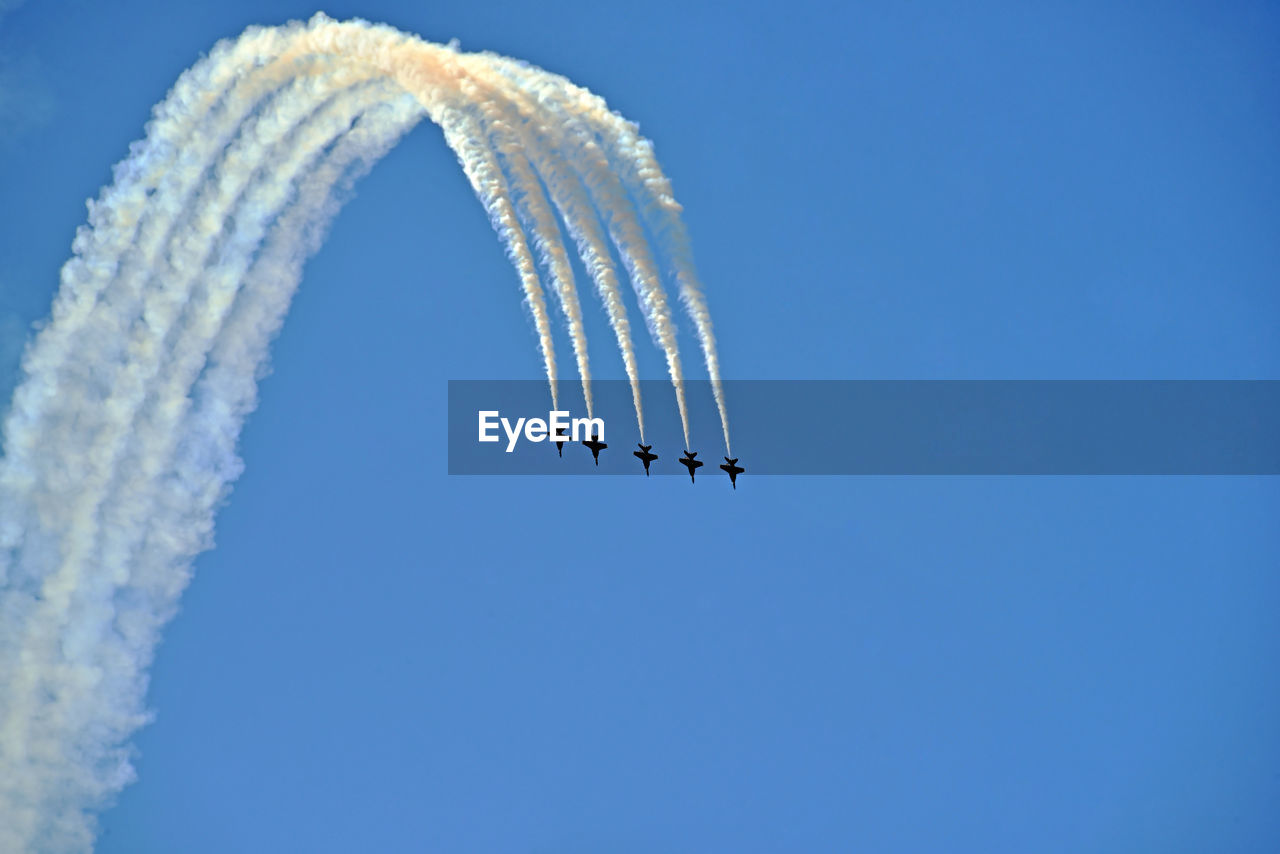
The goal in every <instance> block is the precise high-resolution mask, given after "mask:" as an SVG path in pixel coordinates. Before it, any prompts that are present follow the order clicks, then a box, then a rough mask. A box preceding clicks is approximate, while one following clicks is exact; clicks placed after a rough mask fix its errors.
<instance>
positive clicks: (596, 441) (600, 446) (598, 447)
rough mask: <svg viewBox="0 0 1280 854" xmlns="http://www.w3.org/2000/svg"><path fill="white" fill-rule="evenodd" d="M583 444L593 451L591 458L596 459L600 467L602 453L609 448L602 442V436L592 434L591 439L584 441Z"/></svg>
mask: <svg viewBox="0 0 1280 854" xmlns="http://www.w3.org/2000/svg"><path fill="white" fill-rule="evenodd" d="M582 444H584V445H586V446H587V447H588V448H590V449H591V456H593V457H595V461H596V465H600V452H601V451H603V450H604V449H605V448H607V447H609V446H608V445H606V444H605V443H604V442H601V441H600V434H599V433H592V434H591V438H590V439H587V440H585V441H583V443H582Z"/></svg>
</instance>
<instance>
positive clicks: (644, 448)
mask: <svg viewBox="0 0 1280 854" xmlns="http://www.w3.org/2000/svg"><path fill="white" fill-rule="evenodd" d="M637 444H639V443H637ZM652 447H653V445H640V450H638V451H632V452H631V453H633V454H635V455H636V456H637V457H639V458H640V462H642V463H644V476H645V477H648V476H649V463H651V462H653V461H654V460H656V459H657V458H658V455H657V454H651V453H649V449H650V448H652Z"/></svg>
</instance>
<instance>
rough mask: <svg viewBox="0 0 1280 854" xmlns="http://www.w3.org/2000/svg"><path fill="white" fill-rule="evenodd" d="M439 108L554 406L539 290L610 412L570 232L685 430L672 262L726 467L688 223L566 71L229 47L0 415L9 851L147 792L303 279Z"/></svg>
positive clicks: (325, 36) (57, 844) (354, 44)
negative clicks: (183, 658) (167, 699)
mask: <svg viewBox="0 0 1280 854" xmlns="http://www.w3.org/2000/svg"><path fill="white" fill-rule="evenodd" d="M424 116H426V117H428V118H430V119H431V120H432V121H433V122H435V123H436V124H437V125H439V127H440V128H441V130H442V131H443V133H444V137H445V140H446V141H447V142H448V144H449V146H450V147H451V148H452V149H453V151H454V152H455V153H456V154H457V156H458V159H459V162H460V163H461V165H462V168H463V170H464V172H465V173H466V175H467V178H468V179H469V181H470V182H471V185H472V187H473V188H474V189H475V192H476V195H477V196H478V197H479V199H480V201H481V203H482V204H483V205H484V208H485V210H486V211H487V213H488V215H489V218H490V221H491V222H492V224H493V227H494V228H495V230H496V231H497V233H498V235H499V236H500V238H501V240H502V242H503V245H504V246H505V248H506V251H507V254H508V256H509V257H510V259H511V261H512V263H513V265H514V266H515V268H516V272H517V276H518V279H519V283H520V288H521V291H522V293H523V295H524V301H525V303H526V304H527V306H528V308H529V311H530V313H531V315H532V317H533V322H534V329H535V331H536V334H537V339H538V347H539V350H540V352H541V355H542V359H543V362H544V366H545V371H546V376H547V379H548V381H549V382H550V385H551V393H552V396H553V403H555V402H556V401H555V393H556V380H557V365H556V357H555V351H554V347H553V343H552V331H551V318H550V312H549V310H548V306H547V296H546V292H547V291H548V290H549V291H550V292H551V296H552V297H553V299H554V302H555V303H556V305H557V306H558V307H559V310H560V311H561V312H562V313H563V315H564V318H565V322H566V324H567V327H568V331H569V338H570V340H571V342H572V347H573V355H574V361H575V363H576V365H577V370H578V374H579V376H580V378H581V381H582V386H583V393H584V396H585V399H586V401H587V406H588V409H590V407H591V406H592V396H591V381H590V376H591V375H590V370H589V363H588V358H587V340H586V333H585V331H584V328H583V324H582V308H581V305H580V302H579V299H578V293H577V288H576V285H575V283H574V277H573V271H572V265H571V263H570V256H569V250H568V249H567V248H566V245H565V241H564V240H563V239H562V236H561V227H562V226H563V228H564V232H565V233H566V234H567V235H568V236H569V238H570V239H571V240H572V242H573V244H574V247H575V248H576V250H577V252H578V254H579V255H580V256H581V258H582V262H583V266H584V268H585V270H586V271H587V273H588V275H589V276H590V277H591V279H592V284H593V286H594V288H595V290H596V292H597V293H598V295H599V297H600V300H601V302H602V304H603V306H604V308H605V311H606V313H607V315H608V318H609V322H610V325H611V327H612V329H613V332H614V335H615V337H616V339H617V343H618V347H619V349H620V351H621V353H622V358H623V364H624V367H625V369H626V373H627V376H628V378H629V380H630V383H631V388H632V397H633V401H634V404H635V410H636V419H637V423H638V425H639V427H640V433H641V436H642V437H643V435H644V413H643V408H642V406H641V399H640V385H639V377H638V373H637V368H636V359H635V350H634V345H633V341H632V335H631V328H630V324H629V322H628V319H627V313H626V309H625V306H624V303H623V300H622V294H621V284H620V282H621V279H622V278H623V275H624V274H625V276H626V277H627V279H629V281H630V284H631V287H632V288H633V289H634V291H635V293H636V296H637V302H638V304H639V306H640V309H641V312H642V314H643V316H644V320H645V324H646V326H647V328H648V330H649V331H650V333H651V335H652V337H653V339H654V340H655V342H656V343H657V345H658V346H659V347H660V348H661V349H662V351H663V354H664V356H665V358H666V362H667V365H668V368H669V372H670V374H671V381H672V383H673V385H674V388H675V393H676V399H677V403H678V406H679V408H680V414H681V419H682V423H683V427H684V433H685V441H686V443H688V439H689V425H688V417H687V410H686V405H685V396H684V378H683V373H682V368H681V363H680V353H679V350H678V348H677V346H676V335H675V323H674V320H673V318H672V312H671V307H670V304H669V301H668V297H667V293H666V290H665V288H664V285H663V275H662V274H663V272H664V271H666V272H668V273H669V274H670V276H671V279H672V280H673V281H674V283H675V284H676V286H677V289H678V293H679V299H680V301H681V303H682V304H683V305H684V307H685V309H686V310H687V312H688V313H689V315H690V317H691V318H692V320H693V324H694V328H695V330H696V332H697V335H698V339H699V342H700V344H701V347H702V351H703V358H704V360H705V362H706V365H707V369H708V371H709V373H710V377H711V381H712V386H713V389H714V391H715V394H716V401H717V404H718V406H719V408H720V416H721V427H722V429H723V431H724V438H725V448H726V451H727V450H728V447H729V430H728V420H727V417H726V416H725V408H724V399H723V394H722V393H721V390H720V377H719V368H718V361H717V357H716V352H715V342H714V338H713V337H712V332H711V322H710V317H709V315H708V314H707V310H706V304H705V300H704V299H703V296H702V292H701V288H700V286H699V284H698V280H697V276H696V273H695V271H694V268H693V263H692V257H691V254H690V252H689V248H688V239H687V236H686V235H685V231H684V227H683V225H682V224H681V222H680V218H679V211H680V208H679V205H678V204H677V203H676V202H675V199H674V198H673V197H672V195H671V188H670V184H669V182H668V181H667V179H666V178H665V177H664V176H663V174H662V172H661V170H660V169H659V167H658V165H657V161H656V160H655V159H654V156H653V150H652V146H651V145H650V144H649V143H648V142H647V141H646V140H644V139H643V138H641V137H640V136H639V133H638V132H637V130H636V128H635V126H634V125H633V124H631V123H630V122H628V121H626V120H625V119H623V118H622V117H620V116H618V115H617V114H616V113H613V112H611V111H610V110H609V109H608V107H607V106H606V105H605V103H604V102H603V101H602V100H601V99H600V98H598V97H596V96H595V95H592V94H591V93H590V92H588V91H587V90H585V89H582V88H580V87H578V86H575V85H574V84H572V83H570V82H569V81H568V80H566V79H564V78H563V77H559V76H556V75H553V74H549V73H547V72H544V71H542V70H540V69H537V68H533V67H531V66H528V65H525V64H523V63H519V62H516V61H514V60H510V59H507V58H504V57H500V56H495V55H491V54H466V53H461V52H458V51H457V50H455V49H453V48H451V47H445V46H441V45H435V44H431V43H428V42H424V41H422V40H421V39H418V38H416V37H413V36H409V35H405V34H403V33H400V32H397V31H396V30H393V29H391V28H388V27H385V26H376V25H372V24H368V23H365V22H362V21H353V22H345V23H339V22H336V21H333V20H331V19H329V18H326V17H325V16H323V15H317V16H316V17H315V18H313V19H312V20H311V21H309V22H307V23H305V24H302V23H295V24H290V25H287V26H284V27H279V28H255V29H251V30H249V31H247V32H246V33H244V35H242V36H241V37H240V38H238V39H235V40H232V41H227V42H223V43H221V44H219V45H217V46H216V47H215V48H214V49H213V50H212V51H211V52H210V54H209V56H208V57H207V58H206V59H204V60H202V61H200V62H199V63H197V64H196V65H195V66H194V67H192V68H191V69H190V70H188V71H187V72H185V73H184V74H183V75H182V76H181V77H180V78H179V80H178V82H177V83H176V84H175V86H174V88H173V90H172V91H171V92H170V93H169V95H168V97H167V98H166V99H165V100H164V101H163V102H162V103H161V104H159V105H158V106H157V107H156V108H155V111H154V115H153V118H152V120H151V122H150V123H149V125H148V127H147V134H146V137H145V138H144V139H143V140H141V141H139V142H137V143H135V144H134V145H133V147H132V148H131V150H130V154H129V157H128V158H127V159H126V160H124V161H122V162H121V163H120V164H118V165H117V166H116V169H115V174H114V182H113V183H112V184H111V185H110V186H109V187H107V188H105V189H104V190H103V191H102V194H101V196H100V197H99V198H98V199H97V200H96V201H94V202H91V203H90V206H89V221H88V224H87V225H85V226H83V227H82V228H81V229H80V230H79V232H78V233H77V235H76V238H75V241H74V244H73V256H72V258H71V259H70V260H69V261H68V262H67V264H66V265H65V266H64V267H63V270H62V280H61V288H60V290H59V293H58V296H57V298H56V300H55V302H54V305H53V310H52V317H51V320H50V322H49V323H48V324H47V325H46V326H45V328H44V329H43V330H42V332H41V333H40V334H39V335H38V336H37V337H36V339H35V340H34V341H33V342H32V344H31V346H30V347H29V348H28V350H27V353H26V355H25V357H24V360H23V372H24V377H23V380H22V382H21V383H20V384H19V386H18V388H17V390H16V391H15V393H14V398H13V403H12V406H11V408H10V411H9V414H8V417H7V419H6V421H5V423H4V450H5V454H4V457H3V459H0V686H4V687H3V690H2V691H0V851H30V850H40V851H49V852H63V851H88V850H90V849H91V848H92V846H93V839H94V834H95V826H96V825H95V819H94V815H95V813H96V811H97V810H99V809H101V808H102V807H103V806H104V805H105V804H106V803H108V802H109V800H110V799H111V798H112V797H113V796H114V795H115V794H116V793H117V792H118V791H119V790H120V789H121V788H122V787H123V786H125V785H126V784H127V783H128V782H129V781H130V780H131V779H132V777H133V770H132V766H131V765H130V753H129V747H128V743H127V742H128V738H129V736H130V735H131V734H132V733H133V732H134V731H135V730H136V729H137V728H138V727H139V726H141V725H142V724H143V723H145V722H146V720H147V713H146V710H145V706H144V694H145V690H146V679H147V677H146V671H147V667H148V665H149V663H150V661H151V657H152V653H153V650H154V647H155V644H156V642H157V639H158V634H159V631H160V629H161V627H162V626H163V625H164V623H165V622H166V621H167V620H168V619H169V618H170V617H171V616H172V614H173V612H174V610H175V608H176V605H177V601H178V596H179V595H180V593H181V591H182V590H183V588H184V587H185V586H186V584H187V581H188V578H189V575H190V565H191V561H192V559H193V558H194V557H195V555H196V554H198V553H199V552H200V551H202V550H204V549H206V548H208V547H209V545H210V544H211V537H212V531H213V519H214V510H215V508H216V506H217V504H218V502H219V501H220V500H221V499H222V498H223V497H224V496H225V495H226V493H227V491H228V489H229V486H230V484H231V483H232V482H233V481H234V480H235V478H236V477H237V476H238V474H239V472H240V467H241V463H240V461H239V459H238V457H237V456H236V441H237V436H238V435H239V431H240V426H241V424H242V422H243V420H244V418H245V417H246V415H247V414H248V413H249V412H250V411H251V410H252V409H253V407H254V405H255V402H256V393H257V390H256V380H257V376H258V373H259V371H260V370H261V367H262V365H263V364H264V362H265V360H266V358H267V350H268V345H269V343H270V341H271V339H272V337H273V335H274V334H275V332H276V331H277V330H278V329H279V327H280V324H281V323H282V322H283V319H284V315H285V313H286V311H287V310H288V306H289V302H290V300H291V298H292V295H293V291H294V288H295V287H296V285H297V282H298V280H299V278H300V276H301V270H302V265H303V262H304V260H305V259H306V257H307V256H308V255H309V254H311V253H312V252H314V251H315V250H316V249H317V248H318V246H319V244H320V242H321V240H322V239H323V236H324V232H325V229H326V226H327V224H328V223H329V221H330V220H331V219H332V217H333V216H334V214H335V213H336V212H337V209H338V207H339V206H340V203H341V201H342V200H343V198H345V196H346V195H347V193H348V190H349V189H350V187H351V185H352V183H353V182H354V181H355V180H356V179H357V178H358V177H359V176H360V175H361V174H363V172H364V171H365V170H367V169H368V168H369V167H371V166H372V164H373V163H374V162H376V161H377V160H378V159H379V158H380V157H381V156H382V155H383V154H384V153H385V152H386V151H387V150H389V149H390V147H391V146H393V145H394V144H395V143H396V141H398V139H399V138H400V137H401V136H402V135H403V134H404V133H405V132H406V131H407V130H408V129H409V128H411V127H412V126H414V125H415V124H416V123H417V122H418V121H420V120H421V119H422V118H423V117H424ZM647 236H652V237H653V239H652V240H650V239H648V238H647ZM615 255H616V257H617V259H618V261H620V264H619V263H618V262H615V260H614V258H615ZM544 283H545V287H544Z"/></svg>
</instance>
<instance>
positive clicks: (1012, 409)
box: [448, 380, 1280, 478]
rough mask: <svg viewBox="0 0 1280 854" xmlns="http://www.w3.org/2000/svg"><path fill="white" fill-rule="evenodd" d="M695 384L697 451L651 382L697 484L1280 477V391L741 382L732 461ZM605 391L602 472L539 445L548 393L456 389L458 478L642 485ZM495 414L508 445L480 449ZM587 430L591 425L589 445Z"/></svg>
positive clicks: (597, 405) (567, 452)
mask: <svg viewBox="0 0 1280 854" xmlns="http://www.w3.org/2000/svg"><path fill="white" fill-rule="evenodd" d="M685 388H686V394H687V398H688V411H689V426H690V437H689V444H688V445H686V443H685V438H684V435H683V430H682V427H681V421H680V418H679V415H678V410H677V407H676V399H675V393H674V390H673V389H672V386H671V384H670V383H669V382H666V381H658V380H648V381H645V382H643V383H641V394H642V400H643V402H644V421H645V439H644V443H645V444H646V445H650V446H651V447H652V453H654V454H657V455H658V458H657V459H656V460H654V461H653V462H652V464H651V467H650V471H651V473H652V474H653V475H655V476H656V475H679V476H682V477H687V476H688V472H687V470H686V469H685V467H684V466H683V465H681V464H680V463H679V462H678V459H679V457H680V455H681V454H682V453H683V451H684V450H685V449H686V447H687V448H688V449H689V450H691V451H695V452H698V457H697V459H699V460H701V461H703V462H704V463H705V465H704V466H703V467H702V468H700V469H698V471H697V475H698V477H700V478H701V477H705V476H708V475H710V476H713V477H718V478H723V477H724V476H725V475H724V473H723V472H721V471H719V470H718V469H717V466H719V465H721V464H722V463H724V456H726V455H728V456H731V457H734V458H736V459H738V461H739V462H738V465H740V466H742V467H743V468H744V469H745V473H744V474H743V475H742V477H743V478H749V477H754V476H757V475H788V474H790V475H859V474H863V475H866V474H874V475H886V474H898V475H901V474H911V475H919V474H928V475H937V474H947V475H975V474H977V475H982V474H999V475H1011V474H1016V475H1052V474H1066V475H1080V474H1088V475H1161V474H1179V475H1186V474H1200V475H1221V474H1236V475H1256V474H1267V475H1274V474H1280V382H1277V381H1184V380H1176V381H1003V380H991V381H987V380H983V381H932V380H921V381H825V380H731V381H726V382H725V384H724V392H725V401H726V404H727V408H728V412H729V429H730V437H731V440H732V447H733V451H732V453H731V454H729V453H727V452H726V450H725V441H724V436H723V433H722V431H721V425H720V419H719V416H718V414H717V411H716V406H715V402H714V399H713V398H712V395H711V389H710V386H709V384H708V383H707V382H705V381H689V382H687V383H686V385H685ZM592 391H593V398H594V407H593V409H594V415H595V416H596V417H597V418H599V419H600V420H601V421H602V422H603V427H604V435H603V436H602V441H603V442H604V443H606V444H607V445H608V447H607V448H604V449H603V450H601V451H600V452H599V462H598V464H595V463H594V462H593V457H592V452H591V450H590V449H589V448H587V447H584V446H582V445H581V444H579V443H577V442H573V441H570V442H567V443H566V444H565V445H564V446H563V448H562V449H560V451H561V452H562V455H561V454H560V453H557V447H556V445H555V444H554V443H552V442H550V441H548V440H547V439H545V438H544V439H542V440H541V441H535V439H536V438H537V437H538V436H539V434H540V433H541V432H542V431H540V430H539V429H538V424H537V423H536V422H535V423H534V424H533V425H532V427H533V429H532V430H530V429H529V427H530V424H529V420H530V419H540V420H541V421H544V422H545V421H548V420H550V416H549V412H550V410H551V409H552V406H551V393H550V389H549V386H548V385H547V383H546V382H542V381H534V380H515V381H492V380H480V381H472V380H460V381H451V382H450V383H449V415H448V417H449V473H450V474H460V475H464V474H522V475H523V474H538V475H550V474H578V475H580V474H586V473H600V474H633V475H643V474H644V468H643V465H642V463H641V461H640V459H638V458H637V457H636V456H634V455H633V452H635V451H637V450H638V447H637V443H638V442H639V441H640V434H639V430H638V427H637V421H636V415H635V410H634V408H633V405H632V395H631V388H630V386H629V385H628V384H627V383H626V382H625V381H612V380H609V381H597V382H595V383H593V385H592ZM558 400H559V409H560V410H561V411H565V412H567V413H568V416H566V420H567V419H568V418H585V417H586V415H587V413H586V407H585V406H584V403H583V395H582V389H581V386H580V385H578V384H577V383H576V382H569V381H563V382H561V383H560V384H559V386H558ZM481 413H497V414H496V415H487V416H482V415H481ZM482 417H483V418H486V419H487V422H488V425H489V429H488V431H487V433H488V435H489V436H491V437H496V441H487V442H482V441H480V440H479V435H480V430H481V426H482V425H481V423H480V422H481V419H482ZM504 418H505V419H506V420H507V423H506V426H505V427H504V426H503V424H502V421H501V419H504ZM520 419H524V421H523V422H521V421H520ZM517 426H518V427H519V431H518V432H517V430H516V428H517ZM585 432H586V431H585V430H584V429H583V426H580V427H579V439H582V438H588V437H587V436H586V435H585ZM513 435H514V436H515V439H514V441H513V440H512V436H513ZM508 448H510V449H511V450H510V451H508Z"/></svg>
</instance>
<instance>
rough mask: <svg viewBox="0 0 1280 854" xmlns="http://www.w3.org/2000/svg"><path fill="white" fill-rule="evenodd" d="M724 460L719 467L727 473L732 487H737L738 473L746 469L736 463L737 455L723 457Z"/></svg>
mask: <svg viewBox="0 0 1280 854" xmlns="http://www.w3.org/2000/svg"><path fill="white" fill-rule="evenodd" d="M724 462H725V464H724V465H722V466H720V468H722V469H724V470H725V471H726V472H728V473H729V483H730V484H732V485H733V488H734V489H737V488H738V475H740V474H742V473H743V472H744V471H746V469H744V468H742V467H741V466H739V465H738V458H737V457H734V458H733V459H730V458H728V457H725V458H724Z"/></svg>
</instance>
